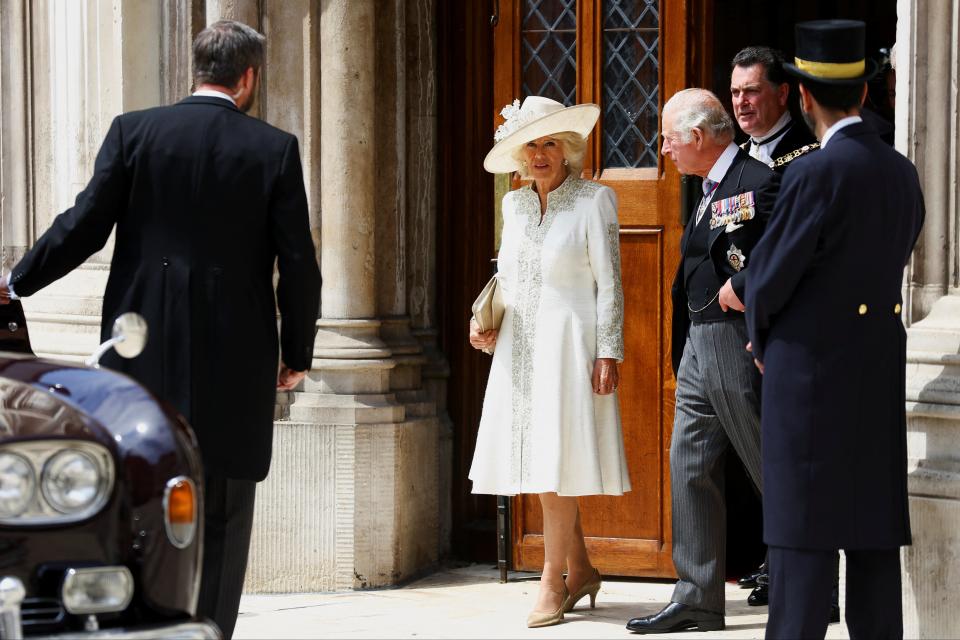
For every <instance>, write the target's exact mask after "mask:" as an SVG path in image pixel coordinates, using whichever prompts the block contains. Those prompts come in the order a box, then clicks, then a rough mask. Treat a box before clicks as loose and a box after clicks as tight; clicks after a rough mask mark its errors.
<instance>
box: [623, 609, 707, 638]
mask: <svg viewBox="0 0 960 640" xmlns="http://www.w3.org/2000/svg"><path fill="white" fill-rule="evenodd" d="M724 628H725V625H724V623H723V614H722V613H716V612H714V611H705V610H703V609H694V608H693V607H689V606H687V605H685V604H683V603H680V602H671V603H670V604H668V605H667V606H665V607H664V608H663V609H661V610H660V612H659V613H655V614H653V615H652V616H644V617H642V618H634V619H633V620H631V621H630V622H628V623H627V629H629V630H630V631H633V632H634V633H672V632H674V631H720V630H721V629H724Z"/></svg>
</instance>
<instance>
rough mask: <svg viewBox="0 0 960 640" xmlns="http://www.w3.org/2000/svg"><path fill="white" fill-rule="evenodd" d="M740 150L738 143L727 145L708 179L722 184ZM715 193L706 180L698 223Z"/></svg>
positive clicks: (698, 211) (698, 213)
mask: <svg viewBox="0 0 960 640" xmlns="http://www.w3.org/2000/svg"><path fill="white" fill-rule="evenodd" d="M738 151H740V147H738V146H737V145H736V143H734V142H731V143H730V144H728V145H727V148H726V149H724V150H723V153H721V154H720V157H719V158H717V161H716V162H714V163H713V166H712V167H710V171H709V172H707V178H706V179H707V180H711V181H713V182H715V183H716V184H720V183H721V182H722V181H723V178H724V176H726V175H727V171H729V170H730V165H732V164H733V159H734V158H736V157H737V152H738ZM712 195H713V191H712V189H711V190H710V191H709V192H708V187H707V186H706V182H704V190H703V199H702V200H700V208H699V209H697V222H696V223H697V224H699V223H700V219H701V218H702V217H703V213H704V211H706V210H707V205H708V204H709V203H710V197H711V196H712Z"/></svg>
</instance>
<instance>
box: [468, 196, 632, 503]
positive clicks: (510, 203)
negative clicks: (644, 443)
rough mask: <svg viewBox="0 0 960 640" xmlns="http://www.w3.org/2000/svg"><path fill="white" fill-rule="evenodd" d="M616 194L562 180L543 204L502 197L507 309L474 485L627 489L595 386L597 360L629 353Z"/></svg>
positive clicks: (523, 489) (612, 406)
mask: <svg viewBox="0 0 960 640" xmlns="http://www.w3.org/2000/svg"><path fill="white" fill-rule="evenodd" d="M619 233H620V231H619V225H618V223H617V200H616V195H615V194H614V192H613V190H612V189H610V188H609V187H605V186H602V185H600V184H598V183H596V182H592V181H589V180H581V179H579V178H575V177H569V178H567V179H566V180H565V181H564V182H563V184H561V185H560V186H559V187H557V188H556V189H554V190H553V191H551V192H550V193H549V194H548V196H547V210H546V214H545V215H544V217H543V221H542V222H541V221H540V201H539V198H538V196H537V193H536V192H535V191H534V190H533V185H530V186H527V187H523V188H521V189H517V190H516V191H512V192H510V193H508V194H507V195H506V196H504V198H503V233H502V240H501V244H500V253H499V257H498V261H497V264H498V279H499V284H500V286H501V287H502V290H503V294H504V302H505V305H506V312H505V313H504V316H503V323H502V324H501V327H500V333H499V336H498V338H497V344H496V348H495V350H494V354H493V363H492V366H491V369H490V377H489V379H488V381H487V391H486V395H485V397H484V401H483V413H482V416H481V418H480V430H479V432H478V434H477V446H476V450H475V451H474V457H473V465H472V466H471V469H470V476H469V477H470V480H472V481H473V492H474V493H488V494H497V495H516V494H519V493H548V492H555V493H557V494H559V495H566V496H580V495H598V494H606V495H620V494H622V493H624V492H625V491H629V490H630V478H629V475H628V472H627V462H626V455H625V453H624V448H623V435H622V430H621V425H620V408H619V405H618V401H617V395H616V393H613V394H610V395H597V394H595V393H594V392H593V384H592V375H593V366H594V362H595V360H596V358H615V359H616V360H618V361H622V360H623V287H622V285H621V282H620V238H619Z"/></svg>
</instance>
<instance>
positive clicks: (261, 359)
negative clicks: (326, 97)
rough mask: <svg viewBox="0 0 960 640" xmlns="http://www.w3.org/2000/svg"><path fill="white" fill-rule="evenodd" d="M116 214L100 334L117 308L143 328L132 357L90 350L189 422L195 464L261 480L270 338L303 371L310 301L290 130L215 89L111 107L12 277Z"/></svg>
mask: <svg viewBox="0 0 960 640" xmlns="http://www.w3.org/2000/svg"><path fill="white" fill-rule="evenodd" d="M114 227H115V228H116V244H115V249H114V253H113V262H112V264H111V268H110V277H109V280H108V282H107V288H106V292H105V294H104V298H103V323H102V329H101V337H102V339H107V338H108V337H109V335H110V330H111V327H112V325H113V321H114V319H115V318H116V317H117V316H118V315H120V314H122V313H124V312H127V311H136V312H138V313H140V314H142V315H143V316H144V317H145V318H146V320H147V322H148V324H149V336H148V340H147V345H146V348H145V350H144V352H143V353H142V354H141V355H140V356H138V357H137V358H134V359H132V360H123V359H121V358H120V357H119V356H116V355H115V354H113V353H111V354H108V356H107V357H105V358H104V360H103V362H104V364H105V365H107V366H110V367H111V368H114V369H118V370H120V371H124V372H126V373H128V374H130V375H131V376H133V377H134V378H135V379H137V380H138V381H140V382H141V383H143V384H144V385H145V386H147V387H148V388H149V389H151V390H152V391H153V392H154V393H156V394H157V395H158V396H160V397H161V398H163V399H165V400H167V401H169V402H170V403H171V404H172V405H173V406H174V407H175V408H176V409H177V410H178V411H179V412H180V413H181V414H183V415H184V416H185V417H186V418H187V420H188V421H190V423H191V424H192V425H193V427H194V430H195V431H196V433H197V437H198V439H199V442H200V449H201V453H202V456H203V460H204V464H205V467H206V470H207V471H208V472H211V473H214V474H219V475H223V476H226V477H232V478H245V479H251V480H261V479H263V478H264V476H266V474H267V470H268V469H269V466H270V455H271V443H272V430H273V416H274V404H275V400H276V381H277V364H278V346H279V347H280V351H281V353H282V357H283V361H284V362H285V363H286V364H287V365H288V366H289V367H291V368H292V369H295V370H306V369H309V368H310V363H311V360H312V351H313V340H314V334H315V327H316V319H317V312H318V308H319V295H320V274H319V269H318V268H317V261H316V252H315V249H314V245H313V241H312V239H311V236H310V228H309V219H308V211H307V200H306V194H305V192H304V185H303V176H302V170H301V166H300V155H299V151H298V147H297V139H296V138H295V137H294V136H292V135H290V134H288V133H285V132H283V131H280V130H279V129H276V128H274V127H272V126H270V125H268V124H266V123H265V122H262V121H260V120H257V119H255V118H251V117H249V116H247V115H244V114H243V113H241V112H240V111H239V110H238V109H237V108H236V107H234V106H233V105H232V104H231V103H230V102H228V101H226V100H223V99H221V98H216V97H191V98H187V99H186V100H183V101H182V102H180V103H179V104H176V105H173V106H169V107H159V108H155V109H148V110H145V111H139V112H133V113H127V114H124V115H121V116H119V117H117V118H116V119H115V120H114V121H113V124H112V125H111V126H110V130H109V132H108V133H107V136H106V139H105V140H104V142H103V146H102V147H101V149H100V152H99V154H98V155H97V159H96V164H95V165H94V172H93V177H92V178H91V180H90V183H89V184H88V185H87V187H86V188H85V189H84V190H83V191H82V192H81V193H80V195H78V196H77V200H76V204H75V205H74V206H73V207H72V208H70V209H68V210H67V211H65V212H64V213H62V214H60V215H59V216H58V217H57V218H56V219H55V220H54V222H53V225H52V226H51V227H50V229H49V230H48V231H47V232H46V233H45V234H43V236H42V237H41V238H40V239H39V240H38V241H37V244H36V246H34V247H33V249H32V250H31V251H30V252H29V253H27V255H26V256H25V257H24V258H23V260H22V261H21V262H20V263H19V264H18V265H17V266H16V267H15V268H14V270H13V273H12V274H11V282H12V284H13V287H14V291H15V292H16V293H17V295H20V296H28V295H30V294H32V293H34V292H36V291H37V290H39V289H41V288H43V287H44V286H46V285H47V284H49V283H51V282H52V281H54V280H56V279H57V278H60V277H61V276H63V275H65V274H66V273H67V272H69V271H70V270H72V269H73V268H75V267H77V266H78V265H79V264H81V263H82V262H83V261H84V260H86V259H87V258H88V257H89V256H90V255H91V254H93V253H94V252H96V251H97V250H99V249H100V248H102V247H103V246H104V244H105V243H106V242H107V238H108V236H109V235H110V232H111V230H112V229H114ZM274 263H276V264H277V266H278V269H279V281H278V285H277V289H276V304H277V305H279V310H280V317H281V327H282V328H281V336H280V340H279V345H278V336H277V323H276V306H275V301H274V287H273V273H274Z"/></svg>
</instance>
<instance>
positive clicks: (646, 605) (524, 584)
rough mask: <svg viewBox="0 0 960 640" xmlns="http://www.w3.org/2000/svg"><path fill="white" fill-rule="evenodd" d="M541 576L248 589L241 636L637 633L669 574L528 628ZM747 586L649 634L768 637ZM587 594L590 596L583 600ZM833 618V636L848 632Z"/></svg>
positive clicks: (466, 574) (452, 570)
mask: <svg viewBox="0 0 960 640" xmlns="http://www.w3.org/2000/svg"><path fill="white" fill-rule="evenodd" d="M536 590H537V576H535V575H532V574H527V573H511V574H510V582H508V583H507V584H500V583H499V574H498V572H497V571H496V569H495V568H492V567H490V566H489V565H469V566H462V567H446V568H443V569H441V570H439V571H437V572H436V573H434V574H432V575H429V576H427V577H425V578H422V579H420V580H417V581H414V582H412V583H410V584H408V585H406V586H404V587H400V588H394V589H381V590H376V591H356V592H349V593H308V594H294V595H246V596H244V597H243V600H242V601H241V603H240V619H239V621H238V623H237V629H236V632H235V633H234V637H235V638H238V639H239V638H624V639H626V638H634V637H639V636H633V635H632V634H630V633H628V632H627V631H626V629H625V628H624V625H625V624H626V621H627V620H628V619H630V618H631V617H633V616H637V615H647V614H650V613H655V612H656V611H659V610H660V608H661V607H662V606H663V605H664V604H665V603H666V602H667V601H668V600H669V599H670V594H671V592H672V590H673V582H672V581H669V580H629V579H617V580H605V581H604V583H603V588H602V590H601V591H600V594H599V596H598V597H597V608H596V609H595V610H591V609H590V608H589V603H587V604H581V605H580V606H579V607H578V608H577V609H575V610H574V611H573V612H572V613H570V614H567V616H566V617H565V619H564V622H563V623H561V624H559V625H557V626H554V627H547V628H543V629H527V627H526V619H527V613H528V611H529V609H530V607H532V606H533V601H534V597H535V595H536ZM749 593H750V592H749V591H747V590H741V589H738V588H737V586H736V585H728V586H727V629H726V630H725V631H714V632H708V633H697V632H693V633H686V634H670V635H657V636H644V637H648V638H666V637H669V638H699V639H701V640H706V639H708V638H763V628H764V624H765V622H766V619H767V615H766V613H767V610H766V607H751V606H748V605H747V594H749ZM583 602H586V600H584V601H583ZM847 637H848V635H847V629H846V626H845V625H844V624H842V623H841V624H832V625H830V628H829V630H828V632H827V638H847Z"/></svg>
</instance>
